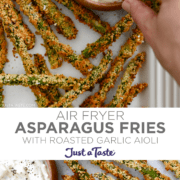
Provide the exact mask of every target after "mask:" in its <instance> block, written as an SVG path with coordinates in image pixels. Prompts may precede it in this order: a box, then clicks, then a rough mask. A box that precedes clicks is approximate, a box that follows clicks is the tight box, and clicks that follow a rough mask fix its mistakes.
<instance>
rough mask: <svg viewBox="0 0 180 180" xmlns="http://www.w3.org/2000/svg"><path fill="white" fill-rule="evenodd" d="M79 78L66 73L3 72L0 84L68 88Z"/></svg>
mask: <svg viewBox="0 0 180 180" xmlns="http://www.w3.org/2000/svg"><path fill="white" fill-rule="evenodd" d="M79 82H80V81H79V79H76V78H72V77H69V78H67V77H65V76H64V75H59V74H56V75H44V74H42V75H37V74H29V75H26V74H21V75H19V74H1V75H0V84H4V85H9V86H12V85H22V86H26V87H27V86H50V85H54V86H56V87H59V88H61V89H67V88H69V87H73V86H74V85H76V84H78V83H79Z"/></svg>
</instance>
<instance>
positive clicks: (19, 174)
mask: <svg viewBox="0 0 180 180" xmlns="http://www.w3.org/2000/svg"><path fill="white" fill-rule="evenodd" d="M0 179H1V180H20V179H26V180H58V175H57V169H56V165H55V161H32V160H31V161H29V160H22V161H19V160H7V161H5V160H3V161H2V160H0Z"/></svg>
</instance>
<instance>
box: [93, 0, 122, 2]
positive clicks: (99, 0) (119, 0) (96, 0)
mask: <svg viewBox="0 0 180 180" xmlns="http://www.w3.org/2000/svg"><path fill="white" fill-rule="evenodd" d="M92 1H95V2H101V3H107V2H115V1H116V2H122V0H92Z"/></svg>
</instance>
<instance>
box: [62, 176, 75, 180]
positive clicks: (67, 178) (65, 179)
mask: <svg viewBox="0 0 180 180" xmlns="http://www.w3.org/2000/svg"><path fill="white" fill-rule="evenodd" d="M61 177H62V179H63V180H78V178H77V177H76V176H68V175H65V176H64V175H62V176H61Z"/></svg>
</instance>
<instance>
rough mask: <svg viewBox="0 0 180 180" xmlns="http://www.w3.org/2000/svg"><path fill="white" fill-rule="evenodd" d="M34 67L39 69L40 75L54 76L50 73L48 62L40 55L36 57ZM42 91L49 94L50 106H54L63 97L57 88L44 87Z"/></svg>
mask: <svg viewBox="0 0 180 180" xmlns="http://www.w3.org/2000/svg"><path fill="white" fill-rule="evenodd" d="M34 65H35V67H36V68H37V70H38V72H39V74H45V75H52V74H51V73H50V72H49V69H48V67H47V66H46V62H45V60H44V58H43V56H42V55H40V54H36V55H34ZM42 90H44V92H45V93H46V94H47V96H48V99H49V101H50V104H53V103H54V102H56V101H57V100H58V99H59V98H60V97H61V94H60V92H59V90H58V88H57V87H54V86H43V88H42Z"/></svg>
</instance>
